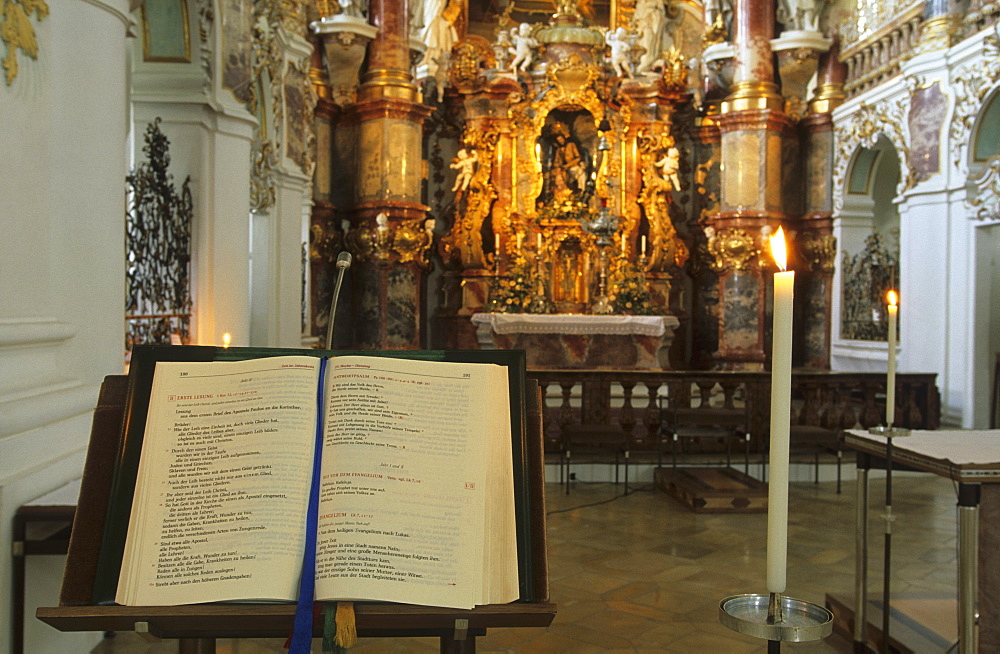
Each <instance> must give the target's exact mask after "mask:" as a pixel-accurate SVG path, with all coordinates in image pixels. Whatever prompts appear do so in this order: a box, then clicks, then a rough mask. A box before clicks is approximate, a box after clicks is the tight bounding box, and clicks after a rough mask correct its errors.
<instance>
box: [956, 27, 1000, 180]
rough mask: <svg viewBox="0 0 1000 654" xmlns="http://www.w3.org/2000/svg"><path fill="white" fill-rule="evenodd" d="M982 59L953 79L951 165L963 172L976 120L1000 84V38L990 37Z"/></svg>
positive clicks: (963, 68)
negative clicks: (963, 162)
mask: <svg viewBox="0 0 1000 654" xmlns="http://www.w3.org/2000/svg"><path fill="white" fill-rule="evenodd" d="M983 46H984V47H983V57H982V58H977V59H976V60H975V61H973V62H970V63H969V64H968V65H966V66H963V67H962V68H961V69H959V70H957V71H955V73H954V74H953V75H952V78H951V86H952V88H953V89H954V93H953V96H954V98H955V110H954V112H953V113H952V119H951V126H950V127H949V135H950V139H949V140H950V142H951V157H952V163H953V164H954V166H955V168H956V169H961V168H962V165H961V164H962V152H963V151H964V149H965V147H966V146H967V145H968V143H969V136H970V135H971V134H973V133H974V132H973V127H974V126H975V122H976V117H977V116H978V115H979V110H980V109H981V108H982V106H983V100H985V99H986V96H987V95H989V93H990V92H991V91H992V90H993V89H994V88H996V85H997V82H998V81H1000V37H997V36H994V37H993V39H990V38H989V37H987V38H986V39H984V43H983Z"/></svg>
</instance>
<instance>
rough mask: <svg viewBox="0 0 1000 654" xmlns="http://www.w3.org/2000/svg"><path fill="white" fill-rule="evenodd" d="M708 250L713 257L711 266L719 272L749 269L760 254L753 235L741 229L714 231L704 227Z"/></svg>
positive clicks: (711, 228)
mask: <svg viewBox="0 0 1000 654" xmlns="http://www.w3.org/2000/svg"><path fill="white" fill-rule="evenodd" d="M705 236H706V237H708V251H709V253H711V255H712V257H713V261H712V267H713V268H714V269H715V270H717V271H720V272H723V271H740V270H747V269H749V268H750V267H751V266H752V265H753V264H754V263H755V262H757V261H758V258H759V256H760V249H759V248H758V244H757V241H756V240H755V239H754V237H753V236H751V235H750V234H748V233H747V232H746V231H744V230H742V229H724V230H722V231H720V232H716V231H715V229H714V228H713V227H706V228H705Z"/></svg>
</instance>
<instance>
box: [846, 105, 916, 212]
mask: <svg viewBox="0 0 1000 654" xmlns="http://www.w3.org/2000/svg"><path fill="white" fill-rule="evenodd" d="M908 100H909V98H908V96H901V97H897V98H895V100H886V101H883V102H880V103H879V104H878V105H877V106H876V105H869V104H865V103H863V102H862V103H861V105H860V106H859V108H858V110H857V111H856V112H855V113H854V114H853V115H852V116H851V117H850V119H849V120H848V122H847V123H846V124H844V125H839V126H837V127H836V129H835V131H836V135H835V139H836V143H837V152H836V156H835V157H834V160H835V161H836V162H837V163H836V166H835V169H834V172H833V188H834V189H838V190H842V189H843V188H844V180H845V179H846V176H847V169H848V166H849V165H850V163H851V162H852V161H853V154H854V151H855V150H856V149H857V148H859V147H865V148H873V147H875V144H876V142H877V141H878V138H879V136H880V135H882V136H885V137H886V138H887V139H888V140H889V141H890V142H891V143H892V145H893V147H894V148H895V149H896V152H897V154H898V155H899V160H900V162H901V165H903V166H905V168H904V169H902V170H901V171H900V181H899V185H898V186H897V187H896V194H897V195H900V194H902V193H904V192H906V191H908V190H909V189H911V188H913V187H914V186H915V185H916V183H917V179H916V172H915V171H914V170H913V167H912V165H911V163H910V148H909V145H908V143H909V139H908V137H907V135H906V134H905V133H904V131H903V130H904V129H905V126H906V125H907V120H906V110H907V106H908V105H909V102H908ZM843 203H844V196H843V193H842V192H840V193H834V204H835V206H834V213H839V212H840V210H841V209H842V208H843Z"/></svg>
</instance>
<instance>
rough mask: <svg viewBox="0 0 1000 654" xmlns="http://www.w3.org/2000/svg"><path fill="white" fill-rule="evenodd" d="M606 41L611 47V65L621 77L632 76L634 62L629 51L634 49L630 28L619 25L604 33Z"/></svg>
mask: <svg viewBox="0 0 1000 654" xmlns="http://www.w3.org/2000/svg"><path fill="white" fill-rule="evenodd" d="M604 42H605V43H607V44H608V47H609V48H611V67H612V68H614V69H615V73H616V74H617V75H618V76H619V77H632V62H631V61H630V60H629V51H630V50H631V49H632V43H631V39H630V38H629V34H628V30H626V29H625V28H624V27H619V28H618V29H616V30H608V31H607V32H605V33H604Z"/></svg>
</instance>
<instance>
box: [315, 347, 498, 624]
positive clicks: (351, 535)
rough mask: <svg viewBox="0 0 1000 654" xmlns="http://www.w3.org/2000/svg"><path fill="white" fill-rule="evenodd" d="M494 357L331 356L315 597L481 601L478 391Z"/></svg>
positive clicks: (482, 461) (453, 603)
mask: <svg viewBox="0 0 1000 654" xmlns="http://www.w3.org/2000/svg"><path fill="white" fill-rule="evenodd" d="M498 369H500V368H499V367H498V366H493V365H491V364H490V365H483V364H460V363H444V362H427V361H413V360H404V359H389V358H374V357H338V358H334V359H331V360H330V363H329V365H328V368H327V373H328V375H327V376H328V400H327V406H326V421H327V428H326V431H325V434H324V447H325V449H324V453H323V468H322V480H321V490H320V511H319V513H320V515H319V533H318V543H317V581H316V594H317V598H319V599H361V600H382V601H392V602H405V603H413V604H424V605H431V606H444V607H455V608H471V607H472V606H473V605H474V604H476V603H482V601H481V597H482V591H483V584H482V557H483V556H484V555H485V546H484V537H483V534H484V531H485V523H484V520H485V518H484V515H485V507H486V503H485V497H486V493H487V488H486V482H487V478H486V473H485V471H486V452H487V450H486V431H487V426H488V425H487V420H486V416H487V413H486V406H487V404H488V402H487V401H486V399H484V396H485V395H486V394H487V393H488V392H489V390H490V384H489V376H490V375H491V374H495V373H496V371H497V370H498ZM504 372H505V371H504ZM502 397H503V398H504V399H505V398H506V397H507V395H506V390H504V391H503V396H502ZM506 438H507V440H508V447H509V439H510V431H509V427H508V431H507V434H506ZM509 470H510V468H509V467H508V472H509Z"/></svg>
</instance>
